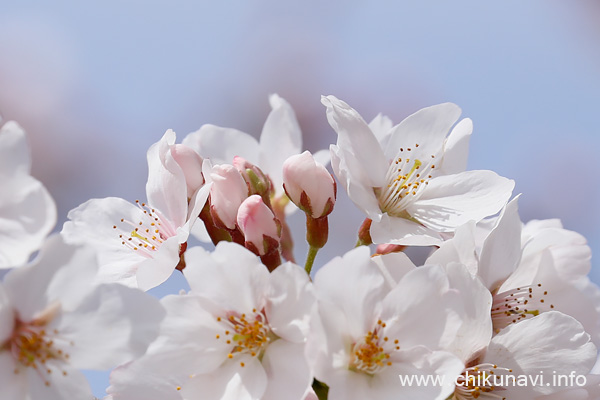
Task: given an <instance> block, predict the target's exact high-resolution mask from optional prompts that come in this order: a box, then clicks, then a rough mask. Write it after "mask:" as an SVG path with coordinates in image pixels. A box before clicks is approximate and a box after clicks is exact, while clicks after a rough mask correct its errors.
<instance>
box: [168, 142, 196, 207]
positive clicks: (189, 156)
mask: <svg viewBox="0 0 600 400" xmlns="http://www.w3.org/2000/svg"><path fill="white" fill-rule="evenodd" d="M171 155H172V156H173V159H175V162H177V164H179V166H180V167H181V169H182V171H183V175H184V176H185V183H186V184H187V189H188V195H187V196H188V198H191V197H192V196H193V195H194V193H196V191H197V190H198V189H200V188H201V187H202V185H204V176H203V175H202V157H200V156H199V155H198V153H196V152H195V151H194V150H192V149H190V148H189V147H187V146H184V145H182V144H175V145H173V146H171Z"/></svg>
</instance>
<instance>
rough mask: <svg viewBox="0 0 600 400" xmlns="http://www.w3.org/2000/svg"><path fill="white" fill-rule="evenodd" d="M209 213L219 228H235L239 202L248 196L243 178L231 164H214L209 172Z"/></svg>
mask: <svg viewBox="0 0 600 400" xmlns="http://www.w3.org/2000/svg"><path fill="white" fill-rule="evenodd" d="M210 178H211V180H212V181H213V184H212V187H211V189H210V214H211V216H212V218H213V221H214V223H215V225H216V226H218V227H219V228H226V229H230V230H233V229H235V223H236V218H237V213H238V208H239V207H240V204H242V202H243V201H244V200H245V199H246V198H247V197H248V187H247V186H246V182H245V181H244V178H242V176H241V175H240V173H239V172H238V170H237V169H235V167H234V166H233V165H229V164H223V165H216V166H214V167H213V168H212V170H211V172H210Z"/></svg>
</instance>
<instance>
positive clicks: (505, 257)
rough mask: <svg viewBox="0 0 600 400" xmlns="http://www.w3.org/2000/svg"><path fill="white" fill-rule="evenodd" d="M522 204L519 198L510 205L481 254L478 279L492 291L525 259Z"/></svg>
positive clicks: (485, 243) (505, 209) (486, 241)
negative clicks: (522, 249)
mask: <svg viewBox="0 0 600 400" xmlns="http://www.w3.org/2000/svg"><path fill="white" fill-rule="evenodd" d="M518 200H519V197H515V198H514V199H513V200H511V202H510V203H508V204H507V205H506V207H505V208H504V210H503V211H502V214H501V215H500V218H499V219H498V222H497V224H496V226H495V227H494V229H493V230H492V232H490V234H489V236H488V237H487V239H486V240H485V242H484V244H483V248H482V250H481V256H480V259H479V271H478V275H479V276H480V278H481V280H482V281H483V283H484V285H486V287H487V288H488V289H490V290H491V291H493V290H496V289H497V288H498V286H499V285H500V284H502V282H504V281H505V280H506V278H508V277H509V276H510V274H511V273H512V272H513V271H514V270H515V269H516V268H517V266H518V265H519V260H520V259H521V219H520V218H519V212H518V210H519V209H518ZM515 287H516V286H515Z"/></svg>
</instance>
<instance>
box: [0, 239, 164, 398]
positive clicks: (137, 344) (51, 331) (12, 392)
mask: <svg viewBox="0 0 600 400" xmlns="http://www.w3.org/2000/svg"><path fill="white" fill-rule="evenodd" d="M96 270H97V264H96V261H95V255H94V253H92V252H90V251H89V250H88V249H83V248H74V247H68V246H66V245H65V244H64V243H62V242H61V240H60V236H58V235H56V236H53V237H51V238H50V239H48V241H47V243H46V244H45V247H44V248H43V249H42V251H41V255H40V256H39V257H38V258H36V260H35V261H34V263H32V264H30V265H27V266H23V267H21V268H19V269H15V270H13V271H11V272H10V273H9V274H8V275H7V276H6V277H5V279H4V282H3V283H0V387H1V388H2V389H1V390H2V399H3V400H23V399H30V400H64V399H74V400H89V399H91V398H92V393H91V390H90V388H89V385H88V384H87V382H86V379H85V377H84V376H83V374H82V373H81V372H80V371H79V370H78V369H98V370H104V369H108V368H112V367H114V366H116V365H117V364H120V363H123V362H126V361H129V360H131V359H132V358H134V357H139V356H141V355H142V354H143V353H144V351H145V350H146V348H147V346H148V344H149V343H150V342H151V341H152V340H153V339H154V338H155V337H156V335H157V333H158V327H159V323H160V321H161V320H162V318H163V317H164V311H163V310H162V307H161V306H160V304H159V303H158V301H157V300H155V299H154V298H152V297H150V296H149V295H147V294H145V293H143V292H141V291H139V290H135V289H130V288H126V287H124V286H122V285H100V286H96V287H94V286H92V285H91V284H90V282H91V281H92V280H93V277H94V274H95V273H96Z"/></svg>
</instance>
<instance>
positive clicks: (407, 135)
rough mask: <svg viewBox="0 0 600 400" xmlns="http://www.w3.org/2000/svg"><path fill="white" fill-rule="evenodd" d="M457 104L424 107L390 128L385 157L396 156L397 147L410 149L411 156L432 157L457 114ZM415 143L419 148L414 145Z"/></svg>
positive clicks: (390, 158) (440, 145)
mask: <svg viewBox="0 0 600 400" xmlns="http://www.w3.org/2000/svg"><path fill="white" fill-rule="evenodd" d="M460 113H461V110H460V108H459V107H458V106H457V105H456V104H452V103H443V104H438V105H435V106H431V107H426V108H423V109H421V110H419V111H417V112H416V113H414V114H412V115H410V116H408V117H407V118H406V119H405V120H404V121H402V122H401V123H399V124H398V125H396V126H395V127H394V128H392V130H391V132H390V139H389V141H388V143H387V146H386V148H385V158H386V160H392V159H394V158H396V156H397V154H398V152H399V150H400V148H404V149H406V148H411V158H416V159H421V160H422V159H431V156H432V155H437V154H439V152H440V151H441V150H442V147H443V145H444V138H445V137H446V135H447V134H448V132H449V131H450V128H451V127H452V125H454V123H455V122H456V121H457V120H458V117H460ZM416 145H418V147H417V146H416Z"/></svg>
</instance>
